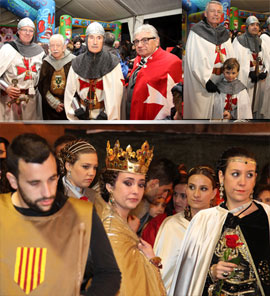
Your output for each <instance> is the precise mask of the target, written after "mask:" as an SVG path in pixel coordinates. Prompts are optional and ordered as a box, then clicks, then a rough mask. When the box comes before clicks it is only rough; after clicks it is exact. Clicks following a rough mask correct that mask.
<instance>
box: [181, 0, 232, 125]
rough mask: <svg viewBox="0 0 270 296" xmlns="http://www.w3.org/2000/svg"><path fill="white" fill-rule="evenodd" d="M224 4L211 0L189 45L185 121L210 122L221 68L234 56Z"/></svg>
mask: <svg viewBox="0 0 270 296" xmlns="http://www.w3.org/2000/svg"><path fill="white" fill-rule="evenodd" d="M222 13H223V7H222V4H221V3H220V2H218V1H209V2H208V3H207V5H206V8H205V12H204V16H205V18H204V20H201V21H200V22H199V23H197V24H196V25H194V26H193V27H192V28H191V30H190V33H189V36H188V40H187V44H186V57H185V62H184V76H185V78H184V80H185V83H184V84H185V87H184V119H210V118H211V115H212V108H213V103H214V95H215V92H218V91H219V90H218V88H217V85H216V84H217V83H218V82H219V81H220V80H221V73H222V71H221V68H222V65H223V63H224V62H225V60H226V59H228V58H231V57H234V52H233V48H232V44H231V39H230V35H229V32H228V31H227V30H226V28H225V27H224V26H223V25H221V24H220V22H221V16H222Z"/></svg>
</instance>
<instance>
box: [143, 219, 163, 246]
mask: <svg viewBox="0 0 270 296" xmlns="http://www.w3.org/2000/svg"><path fill="white" fill-rule="evenodd" d="M165 218H167V214H166V213H163V214H160V215H158V216H156V217H155V218H153V219H151V220H150V221H149V222H148V224H147V225H146V226H145V228H144V230H143V232H142V235H141V236H142V239H144V240H145V241H147V242H148V243H149V244H151V246H152V247H154V243H155V239H156V236H157V233H158V230H159V227H160V225H161V223H162V222H163V220H164V219H165Z"/></svg>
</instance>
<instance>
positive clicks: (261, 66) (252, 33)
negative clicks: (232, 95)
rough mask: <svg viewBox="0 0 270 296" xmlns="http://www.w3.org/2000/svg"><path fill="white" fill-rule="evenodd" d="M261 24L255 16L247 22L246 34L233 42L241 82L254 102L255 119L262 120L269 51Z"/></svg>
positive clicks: (250, 17)
mask: <svg viewBox="0 0 270 296" xmlns="http://www.w3.org/2000/svg"><path fill="white" fill-rule="evenodd" d="M259 31H260V23H259V20H258V19H257V18H256V17H255V16H253V15H252V16H249V17H248V18H247V20H246V32H245V33H244V34H242V35H240V36H238V37H237V38H235V39H234V41H233V48H234V52H235V55H236V58H237V59H238V62H239V64H240V72H239V77H238V78H239V80H240V81H241V82H242V83H243V84H244V85H245V86H246V87H247V91H248V94H249V96H250V99H251V101H252V112H253V118H254V119H260V118H262V114H263V112H264V110H263V109H262V106H263V97H264V92H265V78H266V77H267V74H268V72H267V69H266V66H267V61H268V55H269V53H268V52H269V49H267V45H266V43H265V41H264V40H262V39H261V38H260V37H259Z"/></svg>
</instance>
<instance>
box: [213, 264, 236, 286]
mask: <svg viewBox="0 0 270 296" xmlns="http://www.w3.org/2000/svg"><path fill="white" fill-rule="evenodd" d="M236 267H237V265H236V264H234V263H231V262H224V261H219V262H218V264H214V265H212V266H211V269H210V273H211V276H212V279H213V280H214V281H216V280H224V279H226V278H227V277H228V276H229V275H230V273H231V272H233V271H234V269H235V268H236Z"/></svg>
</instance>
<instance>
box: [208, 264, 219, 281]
mask: <svg viewBox="0 0 270 296" xmlns="http://www.w3.org/2000/svg"><path fill="white" fill-rule="evenodd" d="M213 266H214V265H212V266H211V267H210V268H209V272H208V273H209V276H210V278H211V280H212V282H213V283H214V282H216V281H217V279H216V280H214V278H213V274H212V270H213Z"/></svg>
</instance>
